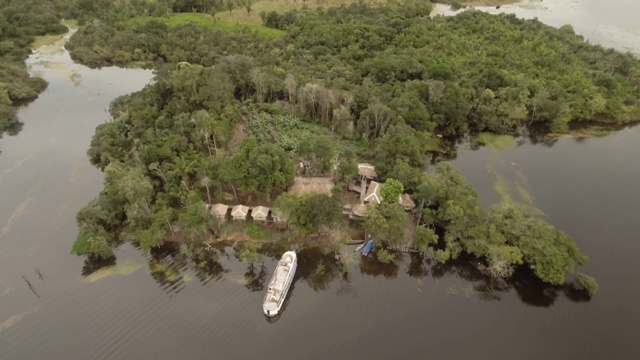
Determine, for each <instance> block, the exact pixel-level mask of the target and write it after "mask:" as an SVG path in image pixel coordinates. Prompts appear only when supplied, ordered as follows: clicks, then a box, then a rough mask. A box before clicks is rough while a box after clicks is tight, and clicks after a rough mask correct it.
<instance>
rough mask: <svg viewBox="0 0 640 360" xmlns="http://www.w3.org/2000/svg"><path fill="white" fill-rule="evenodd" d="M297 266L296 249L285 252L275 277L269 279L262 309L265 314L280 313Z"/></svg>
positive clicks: (273, 314)
mask: <svg viewBox="0 0 640 360" xmlns="http://www.w3.org/2000/svg"><path fill="white" fill-rule="evenodd" d="M297 267H298V258H297V256H296V253H295V252H294V251H287V252H285V253H284V254H283V255H282V258H281V259H280V261H278V265H277V266H276V270H275V271H274V272H273V277H271V281H269V288H268V289H267V294H266V295H265V297H264V302H263V304H262V310H263V312H264V314H265V315H267V316H276V315H278V313H279V312H280V309H281V308H282V304H284V299H285V298H286V297H287V292H288V291H289V287H290V286H291V283H292V282H293V276H294V275H295V273H296V268H297Z"/></svg>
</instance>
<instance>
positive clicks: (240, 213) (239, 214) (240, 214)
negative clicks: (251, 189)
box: [231, 205, 250, 220]
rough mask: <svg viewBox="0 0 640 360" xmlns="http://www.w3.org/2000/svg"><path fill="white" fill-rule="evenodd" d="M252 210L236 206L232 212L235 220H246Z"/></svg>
mask: <svg viewBox="0 0 640 360" xmlns="http://www.w3.org/2000/svg"><path fill="white" fill-rule="evenodd" d="M249 210H250V208H249V207H248V206H244V205H236V206H234V207H233V209H232V210H231V216H232V217H233V220H246V219H247V214H249Z"/></svg>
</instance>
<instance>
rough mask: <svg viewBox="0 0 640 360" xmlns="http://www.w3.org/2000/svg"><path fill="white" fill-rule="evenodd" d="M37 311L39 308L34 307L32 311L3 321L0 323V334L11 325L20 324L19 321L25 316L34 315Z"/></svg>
mask: <svg viewBox="0 0 640 360" xmlns="http://www.w3.org/2000/svg"><path fill="white" fill-rule="evenodd" d="M38 310H40V307H39V306H38V307H36V308H35V309H33V310H29V311H26V312H23V313H21V314H16V315H13V316H11V317H10V318H8V319H7V320H5V321H3V322H1V323H0V333H1V332H3V331H4V330H7V329H8V328H10V327H12V326H13V325H15V324H17V323H18V322H20V320H22V319H23V318H24V317H25V316H28V315H31V314H34V313H36V312H37V311H38Z"/></svg>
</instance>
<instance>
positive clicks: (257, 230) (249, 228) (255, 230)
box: [244, 222, 273, 241]
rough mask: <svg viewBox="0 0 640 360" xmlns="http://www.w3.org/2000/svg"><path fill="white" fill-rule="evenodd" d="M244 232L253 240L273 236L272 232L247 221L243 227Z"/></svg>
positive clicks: (263, 239) (261, 239)
mask: <svg viewBox="0 0 640 360" xmlns="http://www.w3.org/2000/svg"><path fill="white" fill-rule="evenodd" d="M244 233H245V234H247V236H249V237H250V238H252V239H253V240H258V241H266V240H269V239H271V237H273V232H272V231H270V230H268V229H267V228H265V227H264V226H262V225H260V224H256V223H253V222H250V223H247V224H246V226H245V227H244Z"/></svg>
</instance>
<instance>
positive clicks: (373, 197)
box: [363, 181, 382, 204]
mask: <svg viewBox="0 0 640 360" xmlns="http://www.w3.org/2000/svg"><path fill="white" fill-rule="evenodd" d="M381 187H382V184H380V183H379V182H377V181H372V182H370V183H369V188H368V189H367V193H366V194H365V195H364V199H363V200H364V201H365V202H374V203H376V204H380V203H381V202H382V196H380V188H381Z"/></svg>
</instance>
